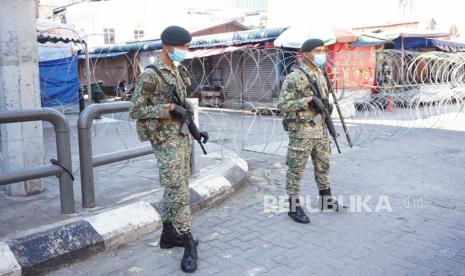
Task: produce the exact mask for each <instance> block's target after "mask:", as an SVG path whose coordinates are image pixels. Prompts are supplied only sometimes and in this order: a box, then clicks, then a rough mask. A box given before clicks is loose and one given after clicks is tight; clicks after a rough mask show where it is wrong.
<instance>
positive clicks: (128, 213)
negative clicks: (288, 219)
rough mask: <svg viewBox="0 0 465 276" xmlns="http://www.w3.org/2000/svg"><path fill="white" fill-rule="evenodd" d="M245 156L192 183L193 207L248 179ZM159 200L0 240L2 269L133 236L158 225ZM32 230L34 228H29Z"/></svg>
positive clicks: (54, 262) (90, 250)
mask: <svg viewBox="0 0 465 276" xmlns="http://www.w3.org/2000/svg"><path fill="white" fill-rule="evenodd" d="M247 177H248V165H247V162H246V161H245V160H243V159H241V158H239V157H234V158H228V159H226V160H224V161H223V162H221V164H220V165H219V166H218V167H215V169H214V171H213V172H212V173H210V174H209V175H207V176H204V177H200V178H198V179H195V180H193V181H192V182H191V184H190V187H189V189H190V192H191V209H192V211H194V212H195V211H199V210H201V209H204V208H208V207H211V206H214V205H215V204H217V203H219V202H221V201H222V200H223V199H225V198H227V197H228V196H229V195H230V194H232V193H234V192H235V191H236V190H237V189H238V188H239V187H240V186H242V185H243V184H244V183H246V181H247ZM159 206H160V203H159V202H147V201H139V202H137V203H133V204H130V205H126V206H122V207H118V208H115V209H111V210H108V211H105V212H102V213H100V214H97V215H93V216H90V217H86V218H82V219H80V220H76V221H73V222H68V223H65V224H63V225H59V226H56V227H53V228H51V229H47V230H43V228H38V230H37V231H34V230H31V231H28V234H27V235H24V236H21V237H18V238H15V239H12V240H6V241H0V275H2V276H3V275H38V274H43V273H45V272H47V271H51V270H54V269H57V268H58V267H60V266H62V265H63V264H67V263H71V262H75V261H77V260H80V259H83V258H86V257H89V256H90V255H93V254H96V253H98V252H102V251H104V250H108V249H114V248H117V247H118V246H120V245H122V244H125V243H128V242H131V241H134V240H137V239H138V238H139V237H140V236H142V235H144V234H147V233H150V232H153V231H155V230H157V229H159V228H161V225H162V221H161V217H160V214H159V211H158V210H157V209H159ZM31 233H32V234H31Z"/></svg>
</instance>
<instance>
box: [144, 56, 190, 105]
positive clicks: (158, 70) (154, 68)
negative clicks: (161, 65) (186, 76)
mask: <svg viewBox="0 0 465 276" xmlns="http://www.w3.org/2000/svg"><path fill="white" fill-rule="evenodd" d="M145 68H146V69H147V68H150V69H153V70H154V71H155V73H156V74H157V75H158V77H160V79H161V80H162V81H163V82H164V83H165V84H166V85H168V87H169V86H171V85H172V86H174V87H175V88H176V85H174V84H171V83H170V82H168V80H167V79H166V78H165V76H163V73H162V72H161V71H160V69H158V67H157V66H155V65H153V64H150V65H149V66H147V67H145ZM173 95H174V97H175V98H176V99H177V100H178V101H179V102H180V103H182V101H181V97H179V94H178V91H176V89H173Z"/></svg>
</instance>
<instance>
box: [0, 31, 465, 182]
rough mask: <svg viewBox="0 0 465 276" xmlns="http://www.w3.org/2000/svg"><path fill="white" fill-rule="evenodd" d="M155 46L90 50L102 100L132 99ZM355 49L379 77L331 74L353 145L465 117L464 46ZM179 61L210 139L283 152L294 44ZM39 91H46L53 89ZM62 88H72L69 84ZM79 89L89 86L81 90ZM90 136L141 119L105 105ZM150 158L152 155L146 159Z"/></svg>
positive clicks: (106, 139) (122, 131)
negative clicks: (359, 79)
mask: <svg viewBox="0 0 465 276" xmlns="http://www.w3.org/2000/svg"><path fill="white" fill-rule="evenodd" d="M80 39H84V37H83V38H80ZM75 47H78V48H79V49H81V50H83V47H82V45H77V44H76V45H75ZM159 52H160V51H150V52H147V51H144V49H143V48H140V49H138V50H137V51H136V52H135V53H124V54H121V55H120V56H119V57H112V58H102V57H98V55H97V57H93V58H91V81H92V82H93V83H97V82H98V81H100V80H102V79H104V82H106V83H105V86H106V87H107V89H106V91H105V93H106V95H105V98H104V99H102V101H103V102H108V101H120V100H129V99H130V97H131V91H132V89H133V88H134V83H135V81H136V79H137V76H138V74H139V73H140V72H141V71H142V70H143V66H145V65H147V64H148V63H150V62H151V60H152V59H151V58H153V55H157V54H159ZM219 52H221V51H219ZM357 55H363V53H356V52H354V53H346V56H345V58H347V59H350V60H353V61H354V62H353V64H352V66H353V67H354V68H362V69H363V67H364V66H368V67H370V68H371V67H373V66H374V68H373V70H372V71H371V73H372V74H373V77H374V79H375V82H374V83H373V84H372V85H366V84H363V85H359V86H348V85H347V84H346V83H344V81H345V76H341V77H340V78H335V83H334V84H335V87H336V88H337V89H336V94H337V97H338V101H339V103H340V105H341V107H342V109H343V111H344V116H345V119H346V123H347V125H348V132H349V133H350V135H351V137H352V140H353V143H354V145H355V146H369V144H370V143H371V142H373V141H375V140H378V139H389V138H391V137H394V136H398V135H404V134H406V133H410V132H412V131H415V130H417V129H422V128H441V127H449V126H451V125H454V124H457V122H458V120H463V118H464V117H463V115H464V113H465V108H464V105H465V103H464V99H465V53H444V52H436V51H433V52H414V51H400V50H392V49H385V50H378V51H376V53H375V57H376V63H373V64H363V62H362V63H358V64H357V62H359V61H360V60H362V61H363V60H364V59H366V57H358V56H357ZM71 58H72V59H75V58H77V56H75V55H74V56H72V57H71ZM334 58H335V57H334V55H329V61H328V64H330V66H331V71H333V72H343V71H344V70H343V69H348V68H347V66H348V65H347V64H344V65H343V66H345V68H342V67H341V68H338V66H341V65H338V62H335V60H334ZM80 60H81V61H80V65H79V77H80V79H81V89H83V87H84V85H87V83H86V80H85V78H84V66H85V64H84V62H83V60H82V59H80ZM183 64H184V65H185V66H186V68H187V69H188V71H189V73H190V74H191V78H192V83H193V84H192V86H191V87H190V88H189V93H190V96H191V97H197V98H199V102H200V104H201V105H202V106H203V108H202V110H201V111H200V128H201V129H203V130H207V131H209V132H210V136H211V141H212V142H214V143H217V144H219V145H220V148H223V147H226V148H228V149H232V150H234V151H236V152H238V153H239V154H243V153H244V151H255V152H260V153H267V154H280V155H283V154H284V153H285V150H286V147H287V139H288V137H287V134H286V132H285V131H284V130H283V128H282V125H281V120H282V114H281V113H280V112H279V110H278V109H277V103H278V99H279V94H280V91H281V86H282V83H283V81H284V79H285V77H286V75H287V74H288V73H289V72H291V70H292V69H293V68H295V67H296V66H298V64H299V55H298V53H296V52H295V51H288V50H284V49H276V48H271V49H264V48H254V47H242V48H240V47H238V48H237V49H234V50H232V51H229V52H223V53H218V54H216V55H213V56H205V57H195V58H192V59H189V60H186V61H185V62H184V63H183ZM349 69H351V68H349ZM352 69H353V68H352ZM122 80H124V81H125V84H124V85H123V86H121V85H120V83H119V82H120V81H122ZM341 80H342V83H341V82H340V81H341ZM336 81H338V83H336ZM63 87H65V84H63ZM118 89H122V92H123V94H118V93H119V92H121V91H119V92H118ZM87 90H88V91H89V92H88V94H89V95H88V96H86V98H87V97H89V96H90V95H91V94H92V93H91V91H90V88H89V87H88V88H87ZM74 92H76V93H77V91H74ZM42 93H43V94H45V96H46V93H47V91H42ZM63 93H69V91H66V89H65V88H64V89H63ZM121 96H122V97H121ZM83 97H85V95H84V93H82V94H81V95H80V99H83ZM87 99H88V98H87ZM86 101H88V100H86ZM55 108H58V109H60V110H61V111H63V112H69V111H70V110H72V111H73V112H74V113H75V114H74V115H72V114H68V115H67V116H68V118H70V120H71V121H72V122H74V123H75V122H76V121H77V112H78V110H79V108H78V105H77V104H74V105H71V107H70V105H68V104H64V103H60V102H57V103H56V106H55ZM333 117H334V118H335V122H336V127H337V130H338V132H339V133H340V134H341V135H340V136H339V142H340V143H341V144H343V146H344V147H345V148H346V149H347V150H349V149H348V144H347V142H346V141H345V140H344V135H343V134H344V132H343V129H342V127H341V123H340V121H339V119H338V116H337V112H334V113H333ZM71 125H72V128H73V131H72V140H73V141H72V143H73V144H74V145H75V146H77V132H76V130H75V128H76V127H75V125H74V126H73V123H72V124H71ZM50 135H53V133H49V134H46V135H45V138H48V139H49V138H50V137H48V136H50ZM93 139H94V148H95V149H96V150H95V152H96V153H99V152H100V153H104V152H105V150H121V149H127V148H130V147H134V146H137V145H138V144H139V141H138V140H137V135H136V128H135V122H134V121H133V120H132V119H130V118H129V117H128V115H127V114H126V113H117V114H109V115H105V116H104V118H103V119H102V120H100V121H98V123H96V124H94V126H93ZM18 142H19V140H18ZM109 144H110V145H109ZM53 153H54V148H53V146H46V150H45V153H44V163H46V162H48V161H46V160H48V159H49V158H50V156H51V155H52V154H53ZM152 159H153V157H147V160H152ZM3 161H5V160H3ZM130 162H135V161H134V160H132V161H125V162H120V163H119V165H115V166H111V167H105V168H102V169H100V168H99V169H96V174H97V177H98V175H100V176H105V175H107V174H112V173H114V172H116V171H119V170H121V169H122V168H124V167H125V166H127V165H128V164H129V163H130ZM78 171H79V167H78V165H75V166H74V173H75V174H76V173H78Z"/></svg>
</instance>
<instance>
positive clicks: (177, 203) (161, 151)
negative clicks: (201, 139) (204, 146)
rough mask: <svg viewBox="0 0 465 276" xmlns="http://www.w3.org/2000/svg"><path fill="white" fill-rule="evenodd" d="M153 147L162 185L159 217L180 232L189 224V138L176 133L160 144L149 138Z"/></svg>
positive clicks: (185, 229)
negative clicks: (162, 191)
mask: <svg viewBox="0 0 465 276" xmlns="http://www.w3.org/2000/svg"><path fill="white" fill-rule="evenodd" d="M152 147H153V151H154V153H155V157H156V158H157V162H158V170H159V173H160V185H161V186H162V187H163V188H164V189H165V191H164V193H163V201H162V212H161V219H162V221H163V222H171V223H172V224H173V226H174V227H175V228H176V229H177V230H178V231H179V232H188V231H190V229H191V224H192V220H191V211H190V208H189V200H190V196H189V179H190V157H191V142H190V138H189V137H185V136H181V135H178V136H176V137H170V138H168V139H167V140H165V141H164V142H162V143H160V144H156V143H153V142H152Z"/></svg>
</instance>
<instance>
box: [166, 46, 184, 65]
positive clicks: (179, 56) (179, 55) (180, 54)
mask: <svg viewBox="0 0 465 276" xmlns="http://www.w3.org/2000/svg"><path fill="white" fill-rule="evenodd" d="M186 55H187V51H184V50H181V49H177V48H174V51H173V53H168V56H169V57H170V59H171V60H172V61H177V62H181V61H183V60H184V59H185V58H186Z"/></svg>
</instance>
